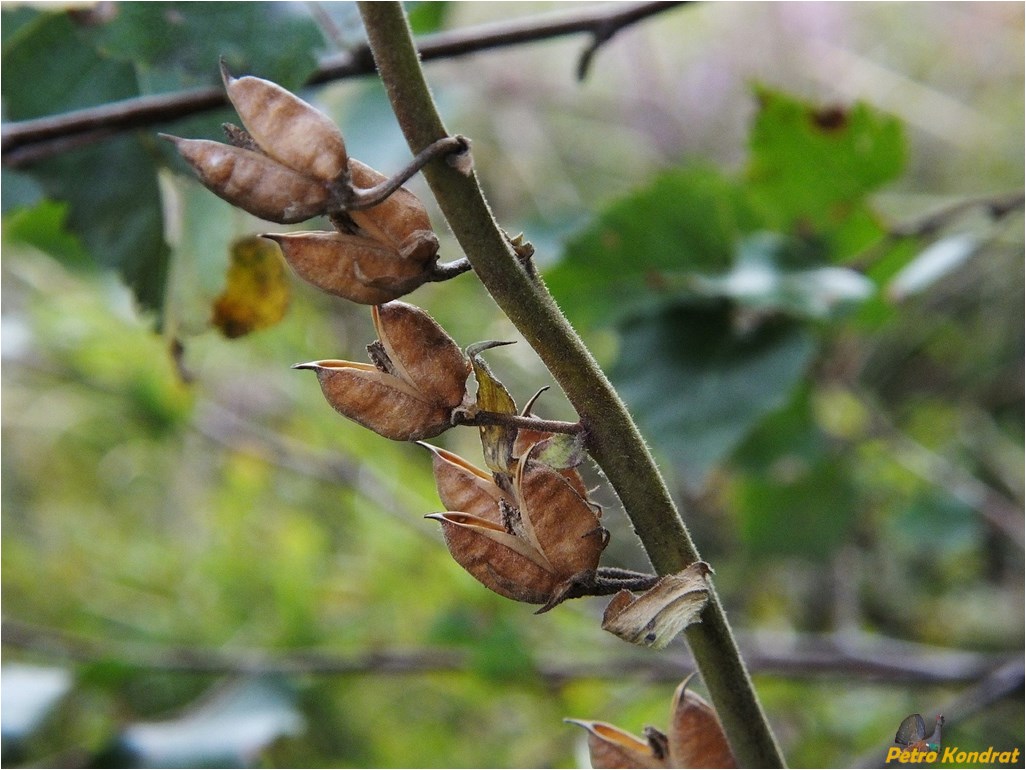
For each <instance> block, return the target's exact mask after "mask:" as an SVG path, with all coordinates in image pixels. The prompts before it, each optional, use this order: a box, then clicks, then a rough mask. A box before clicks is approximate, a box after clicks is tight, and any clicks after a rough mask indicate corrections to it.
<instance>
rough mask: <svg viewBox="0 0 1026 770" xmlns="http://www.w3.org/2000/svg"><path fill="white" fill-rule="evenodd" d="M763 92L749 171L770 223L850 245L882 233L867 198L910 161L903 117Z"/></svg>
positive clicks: (757, 199)
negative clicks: (907, 157) (817, 105)
mask: <svg viewBox="0 0 1026 770" xmlns="http://www.w3.org/2000/svg"><path fill="white" fill-rule="evenodd" d="M757 97H758V99H759V112H758V115H757V116H756V119H755V123H754V125H753V126H752V131H751V135H750V138H749V146H750V151H751V155H750V158H749V162H748V169H747V178H748V180H749V184H750V192H751V195H752V199H753V201H754V202H755V204H756V205H757V206H758V207H759V211H760V213H761V214H762V216H763V217H765V220H766V224H767V225H768V226H769V227H770V228H772V229H774V230H779V231H781V232H787V233H796V234H797V233H804V234H809V233H810V232H811V233H813V234H817V235H820V236H823V235H827V236H830V237H838V238H840V240H841V241H842V242H843V243H845V249H844V250H845V251H848V250H850V249H852V248H853V244H856V243H860V242H862V241H863V240H865V239H866V238H870V239H872V238H874V237H876V235H878V232H875V231H877V230H878V228H877V226H876V225H875V222H874V219H873V217H872V216H870V215H869V214H868V212H867V210H866V209H865V206H864V200H865V198H866V196H867V195H868V194H869V193H870V192H872V191H873V190H875V189H877V188H878V187H880V186H881V185H883V184H884V183H886V182H889V181H891V180H892V179H895V178H896V177H897V176H898V175H899V174H900V173H901V172H902V170H903V168H904V165H905V158H906V147H905V139H904V134H903V131H902V127H901V123H900V122H899V121H898V120H897V119H896V118H893V117H890V116H887V115H884V114H882V113H880V112H877V111H876V110H874V109H872V108H871V107H869V106H868V105H866V104H863V103H857V104H855V105H854V106H853V107H851V108H850V109H841V108H825V109H824V108H818V107H814V106H812V105H809V104H806V103H804V102H801V101H799V100H797V99H794V98H792V97H790V96H786V95H784V94H782V93H779V92H776V91H772V90H769V89H765V88H763V89H759V90H758V91H757ZM842 236H843V237H842ZM834 250H835V251H837V249H836V248H835V249H834ZM837 256H847V254H838V255H837Z"/></svg>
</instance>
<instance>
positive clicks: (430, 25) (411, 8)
mask: <svg viewBox="0 0 1026 770" xmlns="http://www.w3.org/2000/svg"><path fill="white" fill-rule="evenodd" d="M406 9H407V10H406V18H407V19H408V20H409V22H410V28H411V29H412V30H413V32H414V34H416V35H426V34H428V33H429V32H437V31H438V30H440V29H441V28H442V25H443V24H445V17H446V16H447V15H448V14H449V3H447V2H445V0H432V2H413V3H406Z"/></svg>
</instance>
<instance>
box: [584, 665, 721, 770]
mask: <svg viewBox="0 0 1026 770" xmlns="http://www.w3.org/2000/svg"><path fill="white" fill-rule="evenodd" d="M690 680H691V677H688V678H687V679H685V680H684V681H683V682H681V683H680V685H679V686H678V687H677V691H676V692H675V693H674V694H673V703H672V706H671V708H670V729H669V730H668V731H667V732H666V733H663V732H662V731H660V730H657V729H655V728H654V727H646V728H645V738H644V739H642V738H639V737H637V736H636V735H632V734H631V733H628V732H626V731H624V730H621V729H620V728H619V727H616V726H614V725H611V724H608V723H607V722H594V721H591V720H583V719H567V720H566V721H567V722H569V723H571V724H575V725H578V726H579V727H583V728H584V729H585V730H587V731H588V753H589V754H590V755H591V766H592V767H595V768H627V767H648V768H669V767H722V768H731V767H737V762H736V760H735V759H734V754H733V752H732V751H731V749H730V744H729V743H728V742H727V737H726V735H725V734H724V732H723V727H722V726H721V725H720V720H719V719H718V718H717V717H716V712H715V711H714V710H713V707H712V706H711V705H709V703H707V702H706V700H705V699H704V698H702V697H701V696H700V695H697V694H696V693H694V692H691V691H690V690H688V688H687V687H688V683H689V682H690Z"/></svg>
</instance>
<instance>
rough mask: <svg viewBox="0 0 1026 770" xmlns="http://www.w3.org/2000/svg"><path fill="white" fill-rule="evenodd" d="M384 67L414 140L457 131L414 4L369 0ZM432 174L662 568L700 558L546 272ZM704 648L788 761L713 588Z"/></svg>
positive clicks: (709, 678) (438, 169) (722, 703)
mask: <svg viewBox="0 0 1026 770" xmlns="http://www.w3.org/2000/svg"><path fill="white" fill-rule="evenodd" d="M359 7H360V13H361V15H362V17H363V21H364V26H365V27H366V29H367V35H368V39H369V42H370V46H371V51H372V52H373V54H374V59H375V62H376V64H377V67H378V71H379V73H380V75H381V78H382V80H383V82H384V84H385V88H386V90H387V92H388V97H389V100H390V101H391V103H392V108H393V110H394V111H395V114H396V118H397V119H398V121H399V125H400V127H401V128H402V131H403V134H404V135H405V137H406V141H407V143H408V144H409V145H410V149H411V150H412V151H413V152H414V153H417V152H419V151H420V150H422V149H423V148H425V147H427V146H428V145H430V144H431V143H432V142H434V141H436V140H438V139H441V138H443V137H445V136H448V135H449V134H448V132H447V131H446V129H445V126H444V125H443V124H442V120H441V117H440V116H439V114H438V110H437V108H436V107H435V104H434V101H433V99H432V97H431V93H430V90H429V88H428V85H427V82H426V80H425V79H424V73H423V71H422V69H421V66H420V61H419V58H418V56H417V52H416V49H415V48H414V45H413V39H412V36H411V34H410V30H409V26H408V24H407V21H406V17H405V15H404V14H403V10H402V6H401V5H400V4H399V3H396V2H361V3H360V4H359ZM424 176H425V178H426V179H427V182H428V184H429V185H430V187H431V190H432V192H433V193H434V195H435V198H436V199H437V201H438V205H439V207H440V208H441V210H442V213H443V214H444V215H445V218H446V220H447V221H448V223H449V226H450V227H451V228H452V231H453V233H454V235H455V236H456V238H457V240H458V241H459V243H460V246H462V248H463V250H464V252H465V253H466V255H467V257H468V259H469V260H470V262H471V264H472V265H473V267H474V270H475V272H476V273H477V274H478V277H479V278H480V280H481V282H482V283H483V284H484V286H485V288H486V289H487V290H488V292H489V293H490V294H491V296H492V297H493V298H494V299H495V302H496V303H497V304H498V305H499V307H500V308H501V309H502V310H503V311H504V312H505V314H506V315H507V316H508V317H509V319H510V320H511V321H512V322H513V323H514V325H515V326H516V327H517V329H518V330H519V331H520V333H521V334H523V336H524V338H525V339H526V340H527V342H528V343H529V344H530V345H531V346H532V347H533V348H534V350H535V351H537V353H538V355H539V357H540V358H541V360H542V361H543V363H545V365H546V366H547V367H548V369H549V371H550V372H551V374H552V376H553V378H554V379H555V380H556V382H558V383H559V385H560V387H562V389H563V391H564V392H565V393H566V396H567V398H568V399H569V401H570V403H571V404H572V405H573V407H574V408H575V409H576V410H577V413H578V415H579V416H580V418H581V422H582V423H583V424H584V425H585V427H586V428H587V431H588V433H587V437H588V439H587V448H588V451H589V452H590V454H591V456H592V458H593V459H594V460H595V462H596V463H597V464H598V465H599V467H600V468H601V469H602V471H603V472H604V473H605V475H606V478H607V479H608V480H609V483H610V484H611V485H612V487H613V489H614V490H615V491H616V493H617V495H618V496H619V498H620V501H621V503H622V504H623V507H624V510H625V511H626V512H627V515H628V516H629V517H630V519H631V523H632V524H633V526H634V530H635V532H636V533H637V535H638V537H639V538H640V539H641V542H642V545H643V546H644V548H645V550H646V552H647V553H648V556H649V559H650V560H651V562H652V565H653V566H654V567H655V569H656V571H657V572H658V573H659V574H668V573H673V572H678V571H680V570H681V569H683V568H685V567H686V566H688V565H689V564H691V563H692V562H695V561H699V560H700V559H699V555H698V550H697V549H696V548H695V545H694V543H693V542H692V540H691V537H690V535H689V534H688V531H687V529H686V528H685V526H684V523H683V521H682V520H681V518H680V516H679V514H678V513H677V509H676V506H675V505H674V502H673V499H672V497H671V495H670V492H669V490H668V489H667V487H666V484H665V482H664V481H663V479H662V477H661V475H660V474H659V471H658V469H657V468H656V465H655V461H654V460H653V458H652V456H651V454H650V453H649V451H648V448H647V446H646V445H645V442H644V439H643V438H642V436H641V434H640V432H639V431H638V428H637V426H636V425H635V424H634V421H633V420H632V419H631V417H630V415H629V414H628V412H627V409H626V407H625V406H624V404H623V402H622V401H621V400H620V398H619V396H618V395H617V393H616V391H615V390H614V389H613V387H612V385H611V384H610V383H609V380H608V379H607V378H606V376H605V374H604V373H603V372H602V370H601V368H600V367H599V366H598V364H597V363H596V361H595V359H594V358H593V357H592V355H591V353H590V352H589V351H588V349H587V348H586V347H585V346H584V343H583V342H582V341H581V339H580V337H579V336H578V335H577V333H576V332H575V331H574V329H573V327H571V326H570V324H569V322H568V321H567V320H566V318H565V317H564V316H563V314H562V313H561V312H560V310H559V308H558V307H557V306H556V304H555V302H554V301H553V299H552V297H551V295H550V294H549V293H548V291H547V290H546V289H545V287H544V285H543V284H542V283H541V280H540V278H539V277H538V276H537V275H536V274H535V273H533V272H531V271H529V270H528V269H526V267H525V266H524V265H523V264H522V263H521V261H520V260H519V259H517V256H516V254H515V252H514V250H513V248H512V245H511V244H510V242H509V240H508V239H507V238H506V236H505V234H504V233H503V232H502V230H501V229H500V228H499V227H498V225H497V224H496V222H495V219H494V217H493V216H492V213H491V211H490V210H489V208H488V204H487V202H486V201H485V198H484V194H483V193H482V191H481V188H480V186H479V184H478V182H477V179H476V177H475V176H473V175H472V176H469V177H468V176H465V175H463V174H461V173H459V172H458V171H456V170H455V169H453V168H452V167H450V166H448V165H446V164H445V163H444V162H439V161H434V162H432V163H430V164H428V165H427V166H425V168H424ZM686 634H687V638H688V642H689V643H690V645H691V650H692V653H693V654H694V657H695V660H696V662H697V663H698V667H699V670H700V671H701V673H702V678H703V679H704V681H705V684H706V687H707V688H708V689H709V693H710V696H711V697H712V699H713V703H714V704H715V706H716V709H717V712H718V714H719V716H720V720H721V721H722V722H723V726H724V729H725V731H726V733H727V737H728V739H729V740H730V744H731V746H732V748H733V750H734V754H735V756H736V758H737V761H738V764H739V765H740V766H741V767H782V766H783V757H782V755H781V753H780V749H779V747H778V746H777V744H776V741H775V739H774V737H773V733H772V731H771V730H770V728H769V723H768V722H767V720H766V716H765V714H764V713H763V711H762V707H761V706H760V704H759V701H758V698H757V696H756V694H755V690H754V688H753V686H752V682H751V678H750V677H749V675H748V672H747V670H746V669H745V666H744V663H743V661H742V659H741V655H740V653H739V651H738V648H737V644H736V642H735V641H734V638H733V634H732V633H731V630H730V626H729V625H728V623H727V619H726V616H725V615H724V612H723V608H722V606H721V605H720V602H719V599H718V598H717V596H716V592H715V590H714V589H713V588H712V587H711V585H710V599H709V604H708V606H707V607H706V609H705V610H704V612H703V613H702V622H701V623H697V624H694V625H692V626H691V627H689V628H688V629H687V631H686Z"/></svg>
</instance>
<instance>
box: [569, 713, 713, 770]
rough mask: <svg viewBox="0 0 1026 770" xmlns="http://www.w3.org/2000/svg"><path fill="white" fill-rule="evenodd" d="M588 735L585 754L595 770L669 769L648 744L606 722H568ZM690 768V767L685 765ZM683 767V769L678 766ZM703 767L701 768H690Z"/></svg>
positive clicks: (577, 720) (578, 720) (572, 720)
mask: <svg viewBox="0 0 1026 770" xmlns="http://www.w3.org/2000/svg"><path fill="white" fill-rule="evenodd" d="M565 721H567V722H570V723H571V724H575V725H578V726H580V727H583V728H584V729H585V730H587V731H588V754H589V755H590V757H591V766H592V767H594V768H631V767H644V768H662V767H670V765H669V764H668V763H667V761H666V758H665V757H657V756H656V755H655V752H654V751H653V749H652V746H651V744H649V743H648V742H647V741H643V740H641V739H640V738H638V737H637V736H635V735H632V734H631V733H628V732H626V731H624V730H621V729H620V728H619V727H616V726H615V725H611V724H608V723H607V722H592V721H586V720H582V719H567V720H565ZM688 766H689V767H691V765H688ZM680 767H684V765H680ZM693 767H702V765H693Z"/></svg>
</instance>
